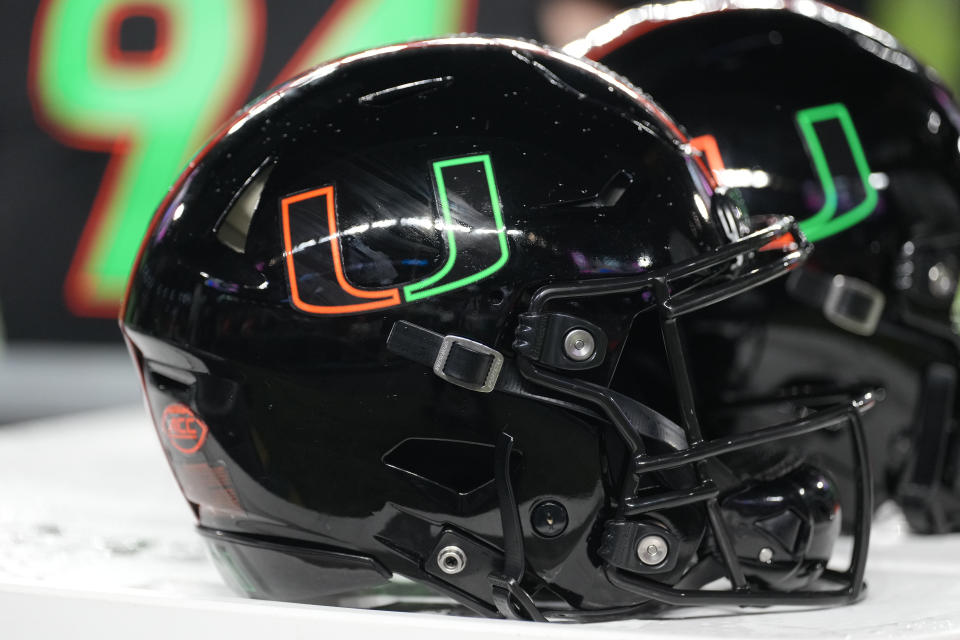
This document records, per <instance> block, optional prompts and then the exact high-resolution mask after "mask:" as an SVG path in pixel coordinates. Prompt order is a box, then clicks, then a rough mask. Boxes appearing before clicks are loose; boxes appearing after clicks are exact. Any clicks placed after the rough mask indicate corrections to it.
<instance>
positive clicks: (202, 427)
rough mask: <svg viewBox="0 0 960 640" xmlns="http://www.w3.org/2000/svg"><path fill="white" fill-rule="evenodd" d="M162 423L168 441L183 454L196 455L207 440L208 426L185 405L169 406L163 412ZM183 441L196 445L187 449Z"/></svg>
mask: <svg viewBox="0 0 960 640" xmlns="http://www.w3.org/2000/svg"><path fill="white" fill-rule="evenodd" d="M161 422H162V423H163V434H164V435H165V436H166V437H167V441H168V442H169V443H170V444H171V445H173V447H174V448H175V449H176V450H177V451H179V452H181V453H185V454H187V455H190V454H192V453H196V452H197V451H199V450H200V447H202V446H203V443H204V442H205V441H206V439H207V431H209V429H208V428H207V425H206V424H205V423H204V422H203V420H201V419H200V418H198V417H197V416H196V415H195V414H194V413H193V411H191V410H190V407H188V406H186V405H184V404H171V405H169V406H168V407H167V408H166V409H164V410H163V416H162V417H161ZM183 441H192V442H193V443H194V444H193V446H189V447H186V446H184V444H182V443H181V442H183Z"/></svg>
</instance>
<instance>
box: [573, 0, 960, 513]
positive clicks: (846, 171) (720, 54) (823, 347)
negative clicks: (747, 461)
mask: <svg viewBox="0 0 960 640" xmlns="http://www.w3.org/2000/svg"><path fill="white" fill-rule="evenodd" d="M764 5H767V6H768V8H763V7H764ZM566 50H567V51H569V52H576V53H578V54H584V55H586V56H587V57H589V58H591V59H594V60H601V61H602V62H603V63H604V64H606V65H609V66H610V67H611V68H612V69H613V70H615V71H617V72H619V73H621V74H624V75H625V76H627V78H629V79H630V80H631V81H632V82H635V83H636V84H638V85H639V86H641V87H643V88H644V89H645V90H648V91H651V92H652V93H653V94H654V95H656V96H657V97H658V99H659V100H660V101H661V104H663V105H664V107H665V108H666V109H667V111H668V112H670V113H671V114H673V115H675V117H677V118H678V119H679V120H680V121H681V122H683V123H684V124H685V126H687V127H688V131H690V133H691V134H693V135H694V136H696V137H695V138H694V139H693V144H694V145H695V146H696V147H698V148H699V149H700V151H701V152H702V154H703V157H704V158H705V159H706V160H708V161H709V162H710V164H711V165H712V168H713V169H714V170H715V171H716V173H717V175H718V177H719V180H720V181H721V182H722V183H723V184H724V185H725V186H727V187H737V188H738V189H737V191H736V192H733V191H732V192H731V195H732V196H733V197H734V198H735V199H739V201H740V202H741V203H744V202H745V204H746V209H747V210H749V212H750V213H751V214H759V215H762V214H766V213H770V212H775V213H778V214H782V213H786V214H790V215H793V216H794V217H795V218H796V219H797V220H799V221H800V228H801V229H802V230H803V231H804V232H805V234H806V236H807V237H808V238H809V239H810V240H812V241H814V242H815V243H816V251H815V252H814V254H813V257H812V258H811V260H810V261H808V262H807V263H806V264H805V266H804V267H803V268H801V269H798V270H796V272H795V273H793V274H792V275H791V277H790V278H788V279H787V280H786V283H785V284H784V283H783V282H781V283H778V284H775V285H771V286H769V287H765V288H763V289H761V290H758V291H756V292H754V295H752V296H747V297H741V298H739V299H738V300H736V301H734V302H732V303H731V304H728V305H724V306H722V307H717V308H714V309H713V311H714V312H715V314H714V315H713V317H712V318H710V319H709V321H705V322H701V323H699V324H698V326H697V327H696V328H691V331H692V332H693V333H695V334H696V337H694V336H691V340H693V341H694V342H696V343H698V344H707V345H710V346H711V350H710V351H709V353H710V354H711V355H712V356H714V365H713V366H711V367H708V368H706V369H704V370H705V371H706V370H709V371H710V377H709V379H705V380H704V381H703V384H701V385H700V388H701V390H702V391H703V392H704V393H705V394H706V395H709V396H710V397H709V398H706V397H705V398H704V405H705V406H704V411H705V412H707V413H708V414H709V415H710V417H711V418H712V419H713V421H714V424H717V425H718V426H719V425H720V424H721V423H724V422H725V423H726V424H727V427H728V428H731V429H733V430H738V429H741V428H744V427H746V426H747V425H749V424H752V423H754V421H756V420H758V419H764V416H766V417H767V418H770V417H771V416H779V417H782V416H784V415H785V414H791V413H795V414H797V415H803V414H805V413H806V412H807V411H809V410H810V409H811V407H816V406H818V405H819V404H820V403H822V402H824V401H832V400H833V399H834V398H837V397H844V396H847V395H848V394H851V393H859V390H860V389H861V388H863V387H864V386H867V387H876V386H880V387H882V388H883V389H884V390H885V395H886V401H885V402H884V405H883V411H876V412H873V413H872V414H871V415H870V417H869V418H868V423H867V425H866V430H867V433H868V434H869V440H870V455H871V460H872V461H873V463H874V465H875V466H874V478H875V481H876V488H875V496H876V498H877V501H878V502H879V501H881V500H884V499H886V498H889V497H895V498H896V499H897V501H898V502H899V503H900V505H901V506H902V507H903V510H904V512H905V514H906V516H907V519H908V520H909V522H910V524H911V526H912V528H914V529H915V530H916V531H920V532H944V531H950V530H957V529H960V469H958V466H957V465H958V463H960V452H958V447H960V439H958V438H957V434H956V419H957V409H956V403H955V396H956V392H957V363H958V353H960V352H958V345H960V340H958V333H957V330H958V322H957V319H958V312H960V306H958V304H957V295H956V293H957V277H958V274H960V151H958V140H960V111H958V109H957V105H956V103H955V102H954V100H953V98H952V97H951V94H950V92H949V91H948V90H947V89H946V88H944V87H943V86H942V85H941V84H940V83H939V82H938V81H937V79H936V77H935V75H934V73H933V71H931V70H930V69H928V68H927V67H925V66H924V65H923V64H922V63H921V62H919V61H918V60H916V59H915V58H914V57H912V56H911V55H910V54H909V53H907V52H906V51H904V50H903V48H902V47H901V46H900V45H899V44H898V43H897V41H896V40H895V39H894V38H893V37H892V36H890V34H888V33H886V32H884V31H882V30H881V29H879V28H877V27H875V26H874V25H872V24H870V23H869V22H867V21H866V20H863V19H862V18H859V17H857V16H854V15H851V14H849V13H846V12H844V11H842V10H839V9H836V8H833V7H831V6H829V5H826V4H822V3H819V2H813V1H812V0H802V1H801V0H796V1H791V0H786V1H776V2H774V1H770V2H756V1H754V0H750V1H744V2H738V1H736V0H730V1H728V0H703V1H700V2H677V3H674V4H663V5H646V6H642V7H638V8H635V9H631V10H628V11H626V12H625V13H623V14H621V15H619V16H617V17H615V18H614V19H612V20H611V21H610V22H609V23H608V24H606V25H604V26H601V27H598V28H597V29H596V30H594V31H593V32H592V33H591V34H590V35H588V36H587V37H586V39H584V40H582V41H578V42H575V43H572V44H571V45H568V47H567V48H566ZM720 344H725V345H726V346H725V347H723V348H720V347H718V345H720ZM719 371H725V372H726V374H725V376H720V375H718V372H719ZM721 377H725V380H719V379H718V378H721ZM706 405H710V407H712V408H710V407H708V406H706ZM820 435H821V437H820V438H817V439H811V440H808V442H810V443H811V444H812V445H813V446H812V451H813V452H814V455H815V458H814V459H815V460H817V461H818V464H822V465H823V466H824V467H826V468H829V469H831V470H833V471H835V472H837V473H838V474H840V475H842V476H847V477H849V475H850V473H851V471H852V467H851V465H850V460H851V456H850V454H849V449H846V448H844V447H843V446H842V445H838V443H837V442H836V437H835V432H832V431H824V432H822V433H821V434H820Z"/></svg>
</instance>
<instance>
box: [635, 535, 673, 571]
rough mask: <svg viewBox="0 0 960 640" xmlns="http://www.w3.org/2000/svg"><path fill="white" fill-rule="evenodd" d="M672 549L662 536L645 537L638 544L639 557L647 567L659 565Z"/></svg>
mask: <svg viewBox="0 0 960 640" xmlns="http://www.w3.org/2000/svg"><path fill="white" fill-rule="evenodd" d="M669 551H670V547H668V546H667V541H666V540H664V539H663V537H662V536H655V535H654V536H643V537H642V538H641V539H640V542H639V543H637V557H638V558H640V562H642V563H643V564H646V565H650V566H653V565H657V564H660V563H661V562H663V561H664V560H665V559H666V558H667V553H668V552H669Z"/></svg>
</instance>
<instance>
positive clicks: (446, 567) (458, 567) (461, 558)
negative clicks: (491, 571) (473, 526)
mask: <svg viewBox="0 0 960 640" xmlns="http://www.w3.org/2000/svg"><path fill="white" fill-rule="evenodd" d="M437 566H438V567H440V571H443V572H444V573H446V574H448V575H451V576H452V575H456V574H458V573H460V572H461V571H463V570H464V569H465V568H466V566H467V554H465V553H464V552H463V549H461V548H460V547H454V546H450V547H444V548H443V549H440V553H438V554H437Z"/></svg>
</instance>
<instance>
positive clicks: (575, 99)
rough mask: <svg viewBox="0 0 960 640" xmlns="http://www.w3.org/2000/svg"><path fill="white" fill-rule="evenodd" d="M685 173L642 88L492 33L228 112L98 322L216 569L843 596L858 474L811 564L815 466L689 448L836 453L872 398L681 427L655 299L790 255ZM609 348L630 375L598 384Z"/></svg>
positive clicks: (738, 288) (521, 585) (726, 595)
mask: <svg viewBox="0 0 960 640" xmlns="http://www.w3.org/2000/svg"><path fill="white" fill-rule="evenodd" d="M713 187H714V184H713V179H712V177H711V176H710V174H709V173H708V172H707V171H706V170H705V168H704V166H703V164H702V162H701V161H700V159H699V158H698V157H697V156H696V154H694V153H692V152H691V151H690V149H689V146H688V141H687V139H686V138H685V137H684V135H683V134H682V133H681V131H680V130H679V128H678V127H677V126H676V125H675V124H674V123H673V122H672V121H671V120H670V119H669V118H668V117H667V116H666V115H664V114H663V112H662V111H660V109H659V108H658V107H657V106H656V105H655V104H653V103H652V102H651V101H650V99H649V98H647V97H646V96H644V95H643V94H641V93H639V92H638V91H637V90H636V89H634V88H633V87H632V86H630V85H628V84H626V83H624V82H623V81H621V80H619V79H618V78H616V77H614V76H613V75H611V74H610V73H608V72H607V71H605V70H603V69H601V68H600V67H598V66H597V65H595V64H593V63H588V62H585V61H581V60H578V59H575V58H572V57H569V56H566V55H564V54H560V53H558V52H555V51H551V50H549V49H545V48H543V47H541V46H538V45H535V44H531V43H527V42H521V41H517V40H505V39H491V38H483V37H472V36H471V37H458V38H449V39H441V40H431V41H425V42H416V43H410V44H404V45H397V46H391V47H385V48H382V49H377V50H372V51H368V52H365V53H361V54H357V55H353V56H349V57H347V58H344V59H341V60H339V61H336V62H333V63H331V64H328V65H326V66H322V67H319V68H317V69H315V70H313V71H310V72H308V73H306V74H305V75H303V76H301V77H299V78H297V79H295V80H292V81H291V82H289V83H287V84H285V85H283V86H282V87H280V88H279V89H277V90H276V91H274V92H272V93H270V94H269V95H267V96H266V97H264V98H263V99H261V100H260V101H258V102H256V103H255V104H253V105H252V106H250V107H249V108H248V109H246V110H245V111H244V112H243V113H241V114H240V115H239V116H238V117H237V118H236V119H235V120H234V121H233V122H232V123H231V124H229V125H227V126H226V127H225V128H224V130H223V132H222V133H221V134H220V135H219V136H218V137H217V138H216V140H215V141H214V142H213V143H211V144H210V145H209V146H208V147H207V148H206V149H205V150H204V151H202V152H201V153H200V154H199V155H198V156H197V158H196V159H195V160H194V161H193V162H192V163H191V165H190V167H189V168H188V169H187V170H186V172H185V173H184V174H183V176H182V178H181V180H180V182H179V183H178V184H177V185H176V186H175V187H174V188H173V189H172V191H171V193H170V195H169V196H168V199H167V201H166V202H165V203H164V204H163V205H162V206H161V207H160V210H159V211H158V213H157V216H156V219H155V222H154V223H153V226H152V228H151V230H150V231H149V233H148V236H147V238H146V240H145V242H144V245H143V249H142V253H141V256H140V258H139V259H138V261H137V265H136V267H135V269H134V273H133V276H132V282H131V286H130V290H129V293H128V296H127V300H126V304H125V308H124V310H123V311H122V328H123V332H124V335H125V336H126V338H127V340H128V343H129V346H130V349H131V352H132V353H133V356H134V359H135V361H136V363H137V364H138V366H139V369H140V372H141V374H142V378H143V383H144V389H145V394H146V399H147V404H148V406H149V409H150V411H151V413H152V417H153V419H154V422H155V424H156V427H157V430H158V433H159V435H160V440H161V442H162V444H163V447H164V450H165V452H166V454H167V457H168V460H169V463H170V465H171V467H172V469H173V472H174V474H175V475H176V477H177V480H178V481H179V483H180V486H181V488H182V490H183V493H184V495H185V496H186V498H187V500H188V501H189V502H190V504H191V506H192V507H193V509H194V512H195V513H196V517H197V520H198V523H199V529H200V532H201V533H202V534H203V535H204V536H205V537H206V539H207V541H208V543H209V546H210V549H211V551H212V555H213V557H214V558H215V560H216V561H217V564H218V566H219V568H220V570H221V572H222V573H223V575H224V576H225V579H226V580H227V581H228V582H229V583H230V584H231V585H232V586H233V587H234V588H235V589H237V590H238V591H240V592H241V593H246V594H249V595H251V596H253V597H258V598H274V599H283V600H292V601H302V602H318V601H322V600H323V599H325V598H327V597H328V596H330V595H331V594H336V593H341V592H345V591H351V590H356V589H362V588H366V587H372V586H376V585H379V584H381V583H383V582H384V581H386V580H387V579H388V578H390V576H391V575H393V574H398V575H402V576H406V577H408V578H412V579H413V580H416V581H418V582H420V583H422V584H424V585H427V586H429V587H431V588H433V589H435V590H437V591H439V592H442V593H444V594H447V595H448V596H450V597H452V598H454V599H456V600H457V601H459V602H460V603H462V604H463V605H465V606H467V607H469V608H470V609H472V610H473V611H476V612H478V613H480V614H483V615H488V616H494V617H496V616H503V617H509V618H525V619H532V620H544V619H557V618H574V619H600V618H605V617H623V616H630V615H635V614H636V613H638V612H640V611H643V610H645V609H647V608H649V607H651V606H654V605H659V604H705V603H710V604H733V605H749V604H773V603H786V604H818V603H819V604H838V603H845V602H849V601H852V600H854V599H856V598H857V597H858V596H859V594H860V593H861V589H862V578H863V569H864V562H865V559H866V545H867V539H868V536H869V517H868V516H869V510H868V509H867V508H866V506H865V505H867V504H869V502H870V496H869V492H870V486H871V482H870V478H869V469H868V466H867V465H866V464H861V465H860V467H859V468H860V472H861V475H860V476H859V478H858V480H857V481H856V483H857V486H858V489H859V492H860V493H859V503H858V505H847V508H848V509H852V510H855V511H856V512H857V513H859V514H860V516H861V517H860V521H861V523H862V527H861V529H860V530H859V536H858V539H857V541H856V544H855V549H854V551H853V559H852V562H851V566H850V568H849V570H847V571H845V572H836V571H831V570H827V569H826V568H825V565H826V562H827V560H828V558H829V557H830V554H831V550H832V547H833V542H834V540H835V538H836V536H837V535H838V531H839V518H840V516H839V514H838V511H839V509H840V505H839V502H838V498H837V496H838V490H837V487H836V486H835V484H834V481H833V480H832V479H831V478H830V476H828V475H827V474H826V473H824V472H822V471H820V470H818V469H817V468H816V467H814V466H812V465H809V464H789V465H784V464H781V463H779V462H777V463H773V464H768V465H764V466H765V467H766V468H765V469H759V468H757V466H756V465H754V467H753V468H750V467H748V466H746V465H744V466H739V465H736V464H734V463H733V462H731V460H733V461H734V462H735V458H729V459H727V461H726V462H722V461H721V460H720V459H719V458H718V456H720V455H721V454H725V455H731V456H736V455H737V452H742V451H743V450H744V449H747V448H750V447H754V446H756V445H760V444H764V443H768V442H770V441H774V440H780V439H783V438H790V437H793V436H798V435H800V434H804V433H808V432H810V431H815V430H817V429H821V428H825V427H836V428H840V427H843V426H851V427H852V428H850V429H848V430H846V432H847V433H851V434H852V440H853V442H854V443H855V446H856V450H857V452H858V455H859V456H860V458H859V459H860V460H861V462H862V461H863V458H864V457H865V455H866V454H865V444H864V438H863V434H862V432H861V430H860V426H859V417H858V416H859V413H860V412H862V411H864V410H865V409H867V408H869V407H870V406H871V405H872V404H873V397H872V395H871V394H870V393H864V394H861V395H860V396H859V397H856V398H843V399H840V400H838V401H837V402H836V403H834V404H832V405H831V406H829V407H824V408H822V410H820V411H817V412H812V413H810V414H808V415H806V416H803V417H801V418H798V419H791V420H789V421H785V422H784V423H781V424H776V425H773V426H763V425H757V426H758V428H757V429H754V430H752V431H750V432H749V433H747V434H744V435H740V436H736V437H725V438H722V439H718V440H715V439H709V438H707V437H705V435H703V434H702V432H701V428H700V425H699V422H698V419H697V413H696V409H695V404H696V403H695V398H694V396H693V392H692V388H691V386H690V384H689V378H688V373H687V367H688V364H687V359H686V358H685V356H684V350H683V342H682V339H681V334H680V332H679V327H678V320H679V318H680V317H681V316H685V315H687V314H691V313H694V312H696V311H697V310H699V309H701V308H703V307H705V306H708V305H710V304H712V303H714V302H717V301H720V300H723V299H726V298H729V297H730V296H736V295H738V294H740V293H742V292H743V291H746V290H748V289H750V288H751V287H754V286H756V285H759V284H761V283H763V282H766V281H768V280H771V279H773V278H776V277H777V276H780V275H783V274H786V273H787V271H789V270H790V269H791V268H793V267H795V266H796V265H798V264H799V263H800V262H801V261H802V260H803V259H804V257H805V256H806V254H807V253H808V251H809V249H810V246H809V244H808V243H807V242H806V240H805V239H804V238H803V236H802V234H801V233H800V232H799V230H798V229H797V228H796V227H795V225H794V224H793V222H792V221H791V220H790V219H776V220H771V221H770V223H769V224H768V225H766V226H764V227H762V228H756V229H752V228H748V227H747V225H746V221H745V220H744V219H743V216H742V215H741V214H740V212H739V209H738V208H737V207H736V206H735V204H734V203H732V202H731V201H730V200H729V199H727V198H725V197H723V196H721V195H719V194H717V193H716V192H715V191H714V188H713ZM634 352H642V353H645V354H648V355H649V357H650V358H651V360H656V361H657V362H659V363H660V365H661V367H660V369H659V370H658V371H659V374H658V375H651V376H649V377H647V378H646V379H643V380H639V381H637V380H634V379H630V380H627V381H626V382H624V383H623V384H622V385H620V383H619V382H618V380H617V375H616V374H617V363H618V361H619V360H620V358H621V356H624V355H625V354H630V353H634ZM631 358H633V356H631ZM761 427H762V428H761ZM724 576H725V577H727V578H728V579H729V581H730V582H731V587H730V588H729V589H720V590H704V589H701V587H702V586H704V585H705V584H706V583H707V582H711V581H713V580H715V579H717V578H722V577H724Z"/></svg>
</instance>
